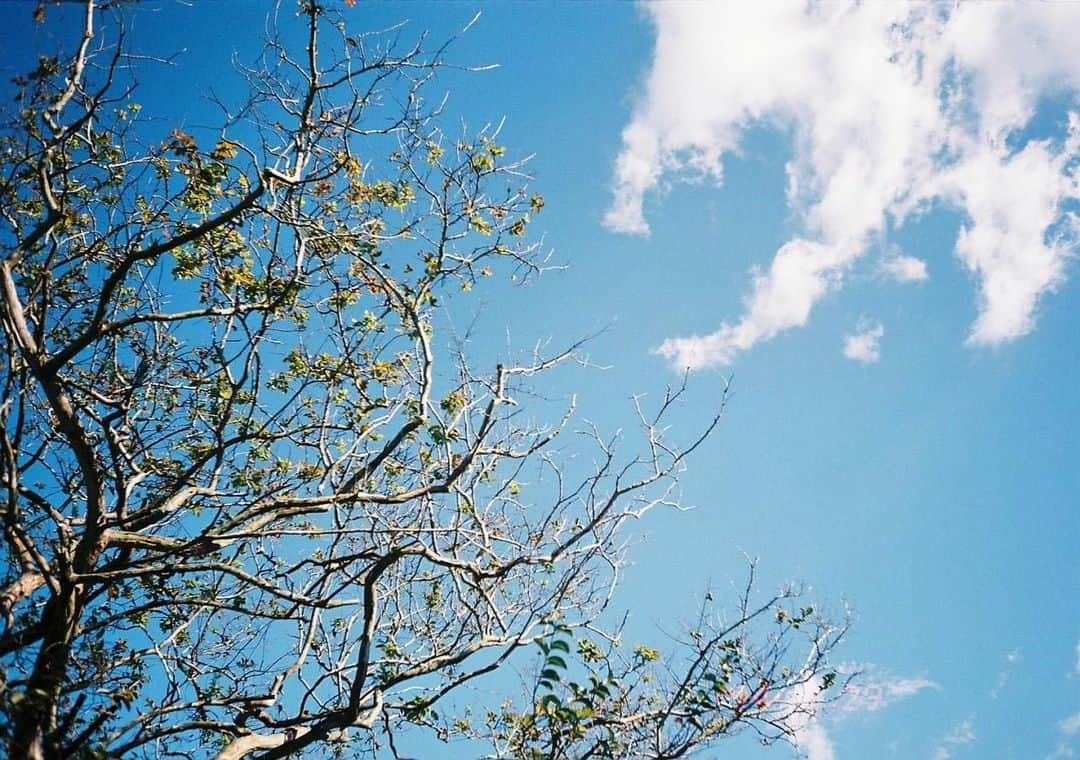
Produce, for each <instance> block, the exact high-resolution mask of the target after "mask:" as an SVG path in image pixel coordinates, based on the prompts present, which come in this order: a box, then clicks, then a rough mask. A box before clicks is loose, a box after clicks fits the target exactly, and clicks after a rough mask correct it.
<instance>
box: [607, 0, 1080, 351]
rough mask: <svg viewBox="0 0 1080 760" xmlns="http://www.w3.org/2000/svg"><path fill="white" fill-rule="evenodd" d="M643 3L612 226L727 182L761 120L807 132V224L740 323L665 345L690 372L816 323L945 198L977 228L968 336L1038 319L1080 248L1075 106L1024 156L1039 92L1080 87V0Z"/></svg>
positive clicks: (802, 212)
mask: <svg viewBox="0 0 1080 760" xmlns="http://www.w3.org/2000/svg"><path fill="white" fill-rule="evenodd" d="M645 8H646V12H647V13H648V15H649V17H650V18H651V20H652V22H653V23H654V25H655V27H656V48H655V54H654V59H653V63H652V68H651V71H650V73H649V76H648V80H647V82H646V85H645V91H644V94H643V97H642V98H641V100H640V102H639V103H638V104H637V107H636V108H635V110H634V114H633V117H632V119H631V122H630V123H629V125H627V127H626V128H625V130H624V131H623V145H622V150H621V152H620V154H619V156H618V159H617V160H616V164H615V178H614V199H613V202H612V205H611V206H610V208H609V210H608V212H607V215H606V216H605V224H606V225H607V226H608V227H609V228H610V229H612V230H615V231H619V232H627V233H637V234H643V233H647V232H648V229H649V227H648V223H647V221H646V218H645V214H644V210H643V209H644V201H645V198H646V197H647V196H648V195H650V194H651V193H655V192H656V190H657V189H658V188H659V187H661V186H662V184H663V183H664V182H665V181H666V180H667V179H669V178H677V177H679V176H681V175H685V174H686V173H687V172H689V173H691V174H696V175H698V176H702V177H705V178H708V179H712V180H714V181H717V182H719V181H721V180H722V178H723V165H722V159H723V157H724V155H725V154H728V153H730V152H732V151H735V150H737V149H738V148H739V145H740V141H741V139H742V136H743V133H744V132H745V130H746V129H747V128H748V127H749V126H751V125H753V124H760V123H767V124H771V125H774V126H776V127H777V128H780V129H784V130H786V131H787V132H788V133H789V134H790V135H791V138H792V141H793V144H794V157H793V159H792V160H791V162H790V163H789V166H788V201H789V203H790V204H791V206H792V208H793V209H794V210H795V211H796V212H797V214H798V218H799V220H800V226H801V228H802V229H801V231H800V232H799V234H798V235H797V236H796V237H794V238H793V239H791V240H789V241H788V242H787V243H785V244H784V245H782V246H781V247H780V249H779V250H778V251H777V252H776V254H775V256H774V258H773V261H772V263H771V264H770V265H769V267H768V268H767V269H764V270H763V271H761V272H757V273H756V274H755V275H754V277H753V281H752V284H751V288H750V293H749V295H748V296H747V298H746V299H745V303H744V311H743V314H742V315H741V317H740V318H739V319H738V320H736V321H734V322H726V321H725V322H722V323H721V325H720V327H719V328H718V329H717V330H716V331H714V332H713V333H711V334H707V335H701V336H691V337H685V338H675V339H671V340H668V341H666V342H664V343H663V345H661V346H660V348H659V349H658V352H659V353H660V354H662V355H664V356H665V357H667V358H668V359H669V361H670V362H671V363H672V364H673V365H675V366H677V367H687V366H689V367H705V366H709V365H714V364H724V363H730V362H731V361H732V359H733V358H734V357H735V356H736V355H737V354H738V353H739V352H741V351H744V350H746V349H748V348H750V347H751V346H752V345H754V344H755V343H756V342H758V341H760V340H768V339H770V338H772V337H773V336H775V335H776V334H777V333H779V332H780V331H782V330H786V329H790V328H793V327H798V326H801V325H803V324H805V323H806V321H807V319H808V318H809V315H810V312H811V310H812V308H813V306H814V305H815V304H816V303H817V302H818V301H819V300H820V299H821V298H823V297H824V296H825V295H826V294H827V293H828V292H829V291H831V290H834V289H836V288H838V287H840V286H841V285H842V283H843V278H844V275H845V273H846V272H847V271H848V270H849V269H850V267H851V265H852V264H853V263H854V262H855V261H856V260H857V259H858V258H859V257H860V256H861V255H862V254H863V253H864V252H865V251H866V250H867V248H868V247H869V244H870V243H871V242H872V241H873V240H875V239H879V238H880V237H881V235H883V234H884V233H885V232H886V231H887V230H888V229H890V228H895V227H898V226H901V225H902V224H903V222H904V220H905V219H906V218H908V217H909V216H910V215H911V214H913V213H917V212H920V211H922V210H924V209H926V208H927V207H928V206H929V205H930V204H931V203H934V202H937V203H944V204H947V205H949V206H952V207H954V208H956V209H958V210H960V211H961V212H962V214H963V217H964V219H965V222H964V224H963V227H962V229H961V231H960V234H959V235H958V238H957V241H956V254H957V256H958V257H959V259H960V261H961V262H962V263H963V264H964V266H965V267H966V268H967V269H968V271H969V272H970V273H971V274H972V276H973V277H974V278H975V279H976V281H977V284H978V299H977V301H978V303H977V307H978V315H977V319H976V321H975V324H974V326H973V327H972V330H971V333H970V335H969V338H968V341H969V343H971V344H999V343H1002V342H1004V341H1008V340H1012V339H1015V338H1017V337H1019V336H1021V335H1023V334H1025V333H1027V332H1029V331H1030V330H1031V329H1032V327H1033V325H1034V320H1035V311H1036V307H1037V305H1038V302H1039V299H1040V297H1041V296H1043V295H1044V294H1045V293H1047V292H1049V291H1052V290H1053V289H1054V288H1055V287H1057V286H1058V285H1060V283H1061V282H1062V279H1063V277H1064V267H1065V263H1066V261H1067V260H1068V258H1069V256H1070V255H1071V253H1072V251H1073V249H1074V247H1075V242H1076V238H1077V232H1078V230H1077V225H1076V223H1075V221H1074V220H1073V217H1071V216H1070V215H1069V214H1068V213H1067V212H1066V211H1064V210H1063V207H1062V202H1063V201H1065V200H1068V199H1071V198H1076V197H1078V196H1080V190H1078V188H1080V171H1078V169H1077V164H1078V163H1080V162H1078V160H1077V159H1080V118H1077V117H1076V116H1075V115H1072V116H1071V117H1070V135H1071V136H1070V137H1069V139H1066V140H1063V141H1062V140H1057V141H1054V140H1032V141H1028V142H1027V143H1026V144H1025V145H1022V146H1020V147H1019V149H1017V144H1016V143H1017V135H1018V134H1019V130H1022V129H1023V128H1024V127H1025V126H1027V125H1028V123H1029V122H1030V120H1031V119H1032V117H1033V115H1034V113H1035V110H1036V106H1037V105H1038V103H1039V100H1040V98H1042V97H1044V96H1046V95H1048V94H1055V95H1061V94H1062V93H1068V94H1069V97H1073V96H1074V95H1075V94H1076V91H1077V89H1078V87H1080V56H1077V55H1075V51H1074V45H1075V43H1074V40H1075V39H1076V37H1077V35H1078V34H1080V6H1078V5H1070V4H1058V5H1046V4H1042V5H1035V4H1003V3H1002V4H990V3H984V4H976V3H972V4H963V5H959V6H958V7H954V6H951V5H946V4H944V3H940V4H894V3H861V4H852V5H850V6H843V5H839V4H828V3H820V4H819V3H802V2H784V3H781V2H774V3H677V2H665V3H656V4H650V5H647V6H645ZM920 264H921V265H922V266H921V267H920V266H919V265H920ZM887 267H891V268H887V271H889V272H890V273H891V274H892V275H893V276H894V277H895V278H897V279H901V280H914V279H925V263H924V262H922V260H921V259H916V258H914V257H906V256H905V257H902V258H898V259H894V260H893V262H892V263H891V264H888V265H887Z"/></svg>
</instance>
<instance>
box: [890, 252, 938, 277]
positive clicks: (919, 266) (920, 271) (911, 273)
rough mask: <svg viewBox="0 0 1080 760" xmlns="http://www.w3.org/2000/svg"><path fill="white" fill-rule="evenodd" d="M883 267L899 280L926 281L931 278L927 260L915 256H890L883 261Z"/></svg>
mask: <svg viewBox="0 0 1080 760" xmlns="http://www.w3.org/2000/svg"><path fill="white" fill-rule="evenodd" d="M881 269H882V271H883V272H885V274H887V275H889V276H890V277H892V278H893V279H894V280H896V281H897V282H924V281H926V280H929V279H930V274H929V273H928V272H927V271H926V262H925V261H923V260H922V259H917V258H915V257H914V256H904V255H902V254H898V255H896V256H890V257H888V258H887V259H885V260H884V261H882V262H881Z"/></svg>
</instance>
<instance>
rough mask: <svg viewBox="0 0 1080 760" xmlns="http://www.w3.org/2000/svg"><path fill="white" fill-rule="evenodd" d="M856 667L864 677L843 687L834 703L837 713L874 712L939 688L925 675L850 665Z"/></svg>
mask: <svg viewBox="0 0 1080 760" xmlns="http://www.w3.org/2000/svg"><path fill="white" fill-rule="evenodd" d="M856 669H857V670H860V671H862V672H863V676H862V677H861V678H860V679H859V680H858V681H856V682H855V683H854V684H852V685H850V686H849V687H848V688H847V689H846V691H845V693H844V697H843V699H842V700H840V702H839V703H838V706H837V707H838V710H839V711H840V712H843V713H853V712H876V711H878V710H882V709H884V708H886V707H888V706H889V705H891V704H893V703H895V702H899V701H900V700H902V699H908V698H909V697H913V696H915V695H916V694H918V693H919V692H920V691H924V690H926V689H935V690H936V689H940V688H941V686H940V685H938V684H937V683H936V682H935V681H931V680H930V679H928V678H905V677H899V676H893V675H891V674H889V673H885V672H881V671H880V670H878V669H876V668H872V667H871V668H862V667H860V668H852V670H856Z"/></svg>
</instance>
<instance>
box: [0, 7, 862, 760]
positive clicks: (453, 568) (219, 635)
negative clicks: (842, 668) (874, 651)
mask: <svg viewBox="0 0 1080 760" xmlns="http://www.w3.org/2000/svg"><path fill="white" fill-rule="evenodd" d="M50 8H51V6H47V5H45V4H42V5H41V6H39V8H38V10H37V12H36V18H38V20H40V21H42V22H43V23H49V22H50V18H49V16H50V14H51V10H50ZM81 9H82V10H81V12H80V18H81V24H82V27H81V28H82V34H81V38H80V39H79V40H78V42H77V45H76V47H75V49H74V50H73V51H70V52H68V53H66V54H63V53H58V54H56V55H47V56H46V55H43V56H42V57H41V58H40V59H39V63H38V65H37V67H36V68H35V69H34V70H33V71H32V72H29V73H28V74H26V75H25V76H21V77H18V78H16V80H15V83H14V87H15V90H16V91H17V92H16V99H15V103H16V105H15V108H14V109H13V110H10V111H9V112H8V113H6V115H5V117H4V123H3V127H2V129H0V141H2V146H0V147H2V150H0V177H2V179H0V182H2V186H0V212H2V217H3V232H2V233H0V235H2V237H0V245H2V256H3V261H2V263H0V317H2V324H3V338H4V356H3V374H2V389H0V393H2V398H0V422H2V424H0V448H2V452H0V454H2V455H0V485H2V488H3V495H4V505H3V535H4V541H3V544H2V546H3V548H2V550H0V552H2V554H0V557H2V562H3V569H2V572H3V574H4V575H3V577H2V578H0V581H2V583H0V614H2V616H3V618H4V624H3V632H2V634H0V658H2V660H0V662H2V666H3V669H2V671H0V679H2V680H0V704H2V706H3V707H2V709H3V715H4V716H5V718H6V720H5V721H4V722H3V724H2V725H0V731H2V736H3V741H4V743H5V744H6V747H7V750H8V753H9V755H10V756H11V757H19V758H22V757H26V758H68V757H86V758H90V757H98V758H100V757H142V756H146V757H170V756H171V757H216V758H218V760H226V759H227V758H233V759H235V758H244V757H258V758H264V759H266V760H269V759H270V758H281V757H286V756H290V755H297V756H301V755H302V756H304V757H315V756H319V755H320V753H329V754H333V753H335V752H338V753H342V752H350V753H351V752H353V751H359V750H360V749H365V750H368V751H370V752H372V753H374V752H376V751H377V750H378V751H386V752H389V753H390V754H392V755H393V756H397V749H396V746H397V744H396V742H398V741H400V740H401V737H402V736H405V735H407V734H408V733H409V732H428V733H430V734H431V735H432V736H433V737H434V738H435V739H441V740H447V739H451V738H453V739H461V740H466V739H471V740H474V741H476V742H483V743H484V744H483V746H486V747H488V749H487V750H483V751H487V752H489V753H490V754H492V755H493V756H497V757H531V758H538V757H553V758H554V757H558V758H570V757H574V758H584V757H629V756H633V757H656V758H660V757H664V758H669V757H677V756H681V755H685V754H687V753H689V752H691V751H692V750H693V749H694V748H696V747H700V746H704V745H707V744H708V743H709V742H712V741H713V740H715V739H717V738H719V737H722V736H727V735H731V734H733V733H735V732H737V731H738V730H740V729H744V728H749V729H752V730H756V731H757V732H759V733H760V734H761V736H762V737H763V738H764V739H765V740H771V739H774V738H781V737H785V736H789V735H790V734H791V732H792V731H793V730H794V729H795V727H796V726H797V725H798V719H799V717H800V716H805V715H808V714H810V712H811V711H812V710H813V709H815V706H816V705H817V704H818V703H819V702H821V701H822V700H823V699H825V698H826V697H827V695H828V694H831V693H833V692H834V691H835V690H836V687H834V686H833V682H834V681H835V680H836V679H837V675H836V673H835V672H834V671H830V670H829V669H828V665H827V658H828V655H829V653H830V651H831V650H832V648H833V647H834V645H835V644H836V643H837V642H838V641H839V638H840V636H841V635H842V633H843V631H844V624H843V623H840V624H833V623H830V622H829V621H828V620H826V619H825V618H823V617H822V616H820V615H818V614H817V613H815V612H814V610H813V609H812V608H811V607H810V606H808V605H806V606H803V605H804V603H803V602H802V601H801V600H800V599H799V598H798V593H797V592H796V591H793V590H782V591H781V592H779V593H777V594H775V595H771V596H769V595H767V596H766V597H764V598H761V599H758V597H757V594H756V592H754V591H753V590H752V587H751V585H750V584H748V586H747V588H746V592H745V594H744V595H743V596H742V598H741V599H740V600H739V602H738V604H737V606H736V608H735V609H734V610H733V611H732V613H731V614H729V615H728V616H727V618H726V622H724V618H722V617H721V616H720V614H719V613H718V612H716V611H715V610H713V608H712V603H711V601H707V602H706V605H705V606H704V607H703V609H702V610H701V614H700V616H699V617H698V618H697V620H696V622H695V623H694V624H693V625H688V626H687V627H686V630H685V631H684V632H683V633H682V634H679V635H678V636H676V637H675V640H673V641H672V642H671V644H672V646H671V647H670V650H669V651H667V652H664V653H662V652H661V651H660V650H657V649H653V648H650V647H649V646H644V645H638V646H636V647H631V646H629V645H628V646H626V647H624V646H622V645H621V642H620V641H619V635H618V626H617V625H616V626H615V628H611V627H610V626H606V624H605V621H608V620H609V618H611V616H610V615H608V614H606V613H605V611H606V609H607V607H608V605H609V602H610V600H611V597H612V593H613V590H614V587H615V583H616V580H617V578H618V570H619V568H620V566H621V565H622V563H623V561H624V558H623V552H622V547H623V545H624V543H625V542H624V540H623V539H622V535H623V532H624V531H623V529H624V526H625V524H626V523H627V522H628V521H629V520H631V519H634V518H637V517H640V516H641V515H643V514H644V513H645V512H647V511H649V510H650V509H652V508H653V507H656V506H659V505H669V504H672V503H673V496H672V493H673V492H672V488H673V485H674V483H675V479H676V477H677V476H678V474H679V472H680V471H681V468H682V467H683V463H684V460H685V457H686V455H687V454H689V453H690V452H692V451H693V450H694V449H695V448H696V447H697V446H698V444H699V443H700V442H701V441H702V440H703V439H704V438H705V437H706V436H708V435H709V434H710V433H711V432H712V431H713V430H714V428H715V427H716V425H717V422H718V419H719V416H717V417H716V418H713V419H712V420H711V421H710V422H708V423H707V424H706V425H704V429H703V430H702V431H699V432H698V433H696V434H694V435H691V436H690V437H689V439H688V443H687V444H685V445H684V446H682V447H678V446H675V445H674V444H672V443H670V442H669V441H668V440H667V438H666V437H665V435H664V428H665V424H664V422H663V420H664V415H665V413H666V412H667V411H668V409H669V408H670V407H671V405H672V404H674V403H676V402H677V400H678V398H679V395H680V392H681V391H680V390H679V389H676V390H674V391H670V392H669V393H668V394H667V395H666V396H665V397H664V398H663V400H662V402H661V403H660V404H659V406H658V409H654V410H651V411H649V410H648V409H647V408H646V407H645V405H644V404H643V403H638V404H636V405H635V408H636V411H637V419H638V421H639V423H640V428H641V430H642V432H643V437H642V439H641V445H640V447H639V448H640V453H638V454H636V455H634V454H627V455H622V454H620V453H619V452H618V451H617V450H616V446H615V441H616V439H614V438H612V439H608V438H605V437H603V436H602V435H601V434H600V433H599V432H597V431H593V430H590V429H588V428H586V432H587V436H586V439H587V441H588V443H587V444H585V446H586V447H587V448H589V452H588V453H589V454H590V455H591V458H592V459H593V461H594V462H595V463H596V464H595V466H594V468H593V469H591V470H587V471H586V470H584V469H583V466H582V465H580V464H578V463H576V461H575V460H570V459H566V458H564V457H563V456H562V455H560V453H559V451H557V450H556V449H555V447H554V446H553V442H554V441H555V440H556V439H557V438H558V436H559V435H560V434H561V433H562V431H563V430H564V429H566V428H567V427H568V426H571V425H578V424H579V423H577V422H575V421H574V417H573V414H572V412H573V409H572V407H571V409H570V410H568V412H567V414H566V415H565V416H564V417H563V418H562V419H561V421H559V422H557V423H556V424H554V425H542V424H541V425H538V424H536V423H534V422H531V421H530V419H529V417H528V416H527V415H528V412H527V411H526V409H525V406H524V401H525V400H526V399H527V398H528V388H529V387H530V385H531V384H533V383H535V382H536V378H537V376H538V375H541V374H542V373H543V372H544V371H545V370H547V369H549V368H551V367H553V366H555V365H556V364H558V363H560V362H564V361H569V360H573V359H574V357H575V350H576V347H571V348H570V349H569V350H566V351H563V352H561V353H557V354H555V355H551V356H540V355H537V356H534V357H532V358H530V359H529V360H527V361H524V362H518V363H511V362H509V361H508V362H507V363H505V364H502V365H499V366H496V367H493V368H491V370H490V371H488V372H483V371H481V370H479V369H477V368H476V367H474V366H472V364H471V363H470V361H469V360H468V357H467V356H466V352H465V351H464V350H463V349H460V347H458V348H457V349H455V347H454V344H453V343H452V342H448V341H443V342H440V341H439V340H437V337H436V336H437V335H438V334H439V330H440V328H441V327H442V326H444V321H445V320H442V317H441V315H442V310H443V309H444V306H442V305H441V304H440V302H439V299H440V298H445V297H446V296H448V295H449V294H451V293H454V292H459V291H468V290H469V289H471V288H472V287H473V286H474V285H476V284H477V283H479V282H481V281H482V280H484V279H485V278H487V277H488V276H489V275H492V274H496V273H498V274H506V273H510V274H513V275H514V276H515V277H517V278H518V279H526V278H528V277H530V276H532V275H535V274H537V273H538V272H540V271H541V270H542V268H543V265H544V260H543V257H542V255H541V252H540V250H539V248H538V246H537V244H535V243H530V242H529V240H528V237H527V232H528V229H527V228H528V225H529V222H530V219H531V217H533V216H535V215H536V214H538V213H540V212H541V210H542V209H543V206H544V199H543V198H542V197H541V196H540V195H539V194H536V193H532V192H531V191H530V190H528V189H527V185H526V183H527V180H528V177H527V176H526V174H525V167H524V164H523V163H522V162H520V161H513V160H510V159H509V158H508V157H507V155H506V151H505V149H504V148H503V146H502V145H501V144H499V142H498V140H499V135H498V130H497V129H485V130H481V131H480V132H479V133H478V134H474V135H472V136H464V137H463V136H456V137H455V136H451V135H448V134H447V133H445V132H444V131H443V130H442V129H441V127H440V118H439V117H440V111H441V101H438V100H436V101H428V100H425V99H424V97H423V91H424V88H425V85H428V84H429V82H430V80H431V78H432V75H433V74H434V73H435V72H436V71H438V70H439V69H440V68H441V67H443V66H445V65H446V64H445V56H444V54H445V51H446V46H445V45H444V46H442V47H437V48H434V49H430V50H429V49H428V48H427V47H426V46H425V43H424V41H423V40H421V41H420V42H419V43H417V44H415V45H414V46H411V47H401V45H400V43H399V42H398V39H399V37H400V31H399V30H391V32H390V33H381V34H376V33H359V34H356V33H355V32H353V31H351V30H349V29H348V27H347V26H346V24H345V20H347V19H342V18H340V17H338V16H336V15H335V14H334V12H332V11H331V10H329V9H327V8H325V7H323V4H322V3H320V2H311V1H309V0H303V2H301V3H300V4H299V12H298V13H296V14H295V15H293V14H291V13H290V12H288V11H289V10H291V9H286V10H282V11H281V12H280V14H275V15H274V17H273V18H272V23H271V24H270V25H269V28H270V29H271V32H270V33H269V35H268V39H267V40H266V42H265V46H264V47H263V50H262V53H261V55H260V56H259V57H258V59H257V60H256V62H255V63H254V64H252V65H251V66H249V67H240V68H239V74H240V75H241V76H242V77H244V81H245V82H246V87H247V91H248V93H249V98H248V99H247V101H246V102H244V103H243V104H242V105H241V106H240V107H239V108H235V107H230V106H229V105H228V104H226V103H224V102H220V103H219V104H218V105H220V107H221V118H220V124H219V127H218V128H217V131H214V132H211V131H210V130H208V129H204V130H202V131H196V130H192V132H194V133H189V132H186V131H183V130H182V129H180V128H172V127H171V125H170V126H166V127H162V122H161V121H160V119H149V118H146V116H145V115H144V114H143V113H142V109H141V107H140V105H139V104H138V101H137V94H138V91H137V80H136V78H135V72H136V70H137V69H138V67H139V66H147V65H155V64H154V62H153V60H152V59H150V58H148V57H147V56H128V54H127V53H126V51H125V47H124V44H123V43H124V38H123V34H124V31H125V29H126V28H127V27H126V24H127V22H128V17H129V15H130V14H135V13H138V11H139V7H138V5H129V4H126V3H116V2H108V3H105V2H99V3H97V5H96V7H95V4H94V3H92V2H87V3H85V4H84V5H82V6H81ZM279 15H280V16H282V17H283V18H282V19H280V20H279V18H278V16H279ZM296 29H300V30H302V33H303V36H304V37H305V41H304V42H303V43H302V44H301V45H300V48H301V49H300V52H299V53H298V54H294V52H293V50H292V45H291V43H290V42H289V41H288V40H289V39H290V34H292V31H290V30H293V31H295V30H296ZM615 619H616V620H617V618H615ZM512 662H517V663H524V664H526V665H528V664H529V663H532V665H535V672H534V679H533V681H532V682H531V685H528V686H526V687H525V688H523V689H522V693H521V695H520V698H516V699H512V700H508V701H507V702H506V703H503V704H500V705H480V704H477V703H476V702H475V700H476V698H477V697H476V694H475V693H472V692H469V691H468V689H469V688H470V687H471V686H472V685H473V684H475V683H477V682H478V679H480V678H481V677H483V676H489V677H500V678H503V679H504V680H505V679H506V676H498V673H499V672H500V671H503V670H504V668H503V666H504V665H506V664H508V663H512ZM489 674H494V675H489ZM830 687H832V689H831V691H829V689H830ZM468 746H470V747H479V746H481V744H479V743H478V744H475V745H473V744H470V745H468ZM477 751H478V752H481V751H482V750H477Z"/></svg>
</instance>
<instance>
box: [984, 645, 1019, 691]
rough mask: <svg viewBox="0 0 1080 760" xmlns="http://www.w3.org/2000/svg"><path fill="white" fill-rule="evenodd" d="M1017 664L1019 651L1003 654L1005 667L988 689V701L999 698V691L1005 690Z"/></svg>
mask: <svg viewBox="0 0 1080 760" xmlns="http://www.w3.org/2000/svg"><path fill="white" fill-rule="evenodd" d="M1018 662H1020V650H1018V649H1013V650H1012V651H1011V652H1007V653H1006V654H1005V665H1004V667H1002V668H1001V670H1000V671H999V672H998V675H997V680H995V681H994V686H993V688H991V689H990V699H997V698H998V696H1000V694H1001V690H1002V689H1004V688H1005V684H1006V683H1008V681H1009V676H1011V675H1012V670H1013V667H1014V666H1015V665H1016V663H1018Z"/></svg>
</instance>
